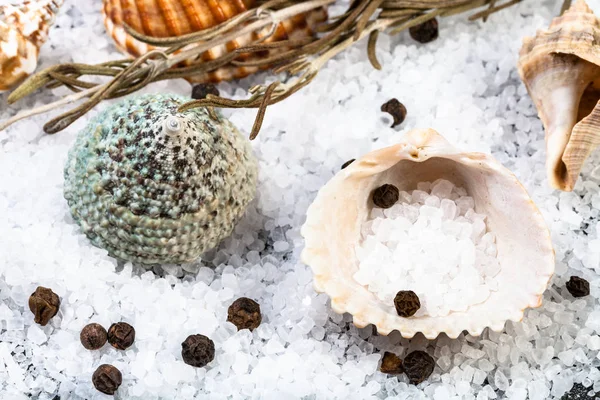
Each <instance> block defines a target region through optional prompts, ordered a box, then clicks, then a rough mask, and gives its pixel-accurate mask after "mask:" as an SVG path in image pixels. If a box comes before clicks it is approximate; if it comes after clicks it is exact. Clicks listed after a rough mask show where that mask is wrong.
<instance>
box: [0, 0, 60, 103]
mask: <svg viewBox="0 0 600 400" xmlns="http://www.w3.org/2000/svg"><path fill="white" fill-rule="evenodd" d="M62 3H63V0H36V1H33V0H31V1H25V2H23V3H22V4H20V5H10V4H7V5H1V6H0V92H2V91H5V90H9V89H11V88H12V87H14V86H16V85H17V84H19V83H20V82H21V81H22V80H23V79H25V78H26V77H27V76H28V75H30V74H31V73H32V72H33V71H34V70H35V68H36V66H37V59H38V55H39V51H40V47H41V46H42V44H44V42H45V41H46V40H47V39H48V31H49V29H50V26H51V25H52V23H53V22H54V17H55V15H56V12H57V11H58V8H59V7H60V6H61V5H62Z"/></svg>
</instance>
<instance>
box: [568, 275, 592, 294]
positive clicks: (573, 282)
mask: <svg viewBox="0 0 600 400" xmlns="http://www.w3.org/2000/svg"><path fill="white" fill-rule="evenodd" d="M566 286H567V290H568V291H569V293H571V294H572V295H573V297H585V296H587V295H589V294H590V283H589V282H588V281H586V280H585V279H583V278H580V277H578V276H572V277H571V279H569V281H568V282H567V285H566Z"/></svg>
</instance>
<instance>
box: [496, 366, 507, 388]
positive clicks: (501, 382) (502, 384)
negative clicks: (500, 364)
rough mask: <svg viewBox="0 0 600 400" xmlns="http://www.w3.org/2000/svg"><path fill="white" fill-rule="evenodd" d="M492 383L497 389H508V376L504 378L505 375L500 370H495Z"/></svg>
mask: <svg viewBox="0 0 600 400" xmlns="http://www.w3.org/2000/svg"><path fill="white" fill-rule="evenodd" d="M494 384H495V385H496V387H497V388H498V390H502V391H503V392H506V390H507V389H508V378H506V375H504V374H503V373H502V371H500V370H497V371H496V374H495V375H494Z"/></svg>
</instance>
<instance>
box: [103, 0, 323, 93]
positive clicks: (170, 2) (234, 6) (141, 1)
mask: <svg viewBox="0 0 600 400" xmlns="http://www.w3.org/2000/svg"><path fill="white" fill-rule="evenodd" d="M103 2H104V7H103V14H104V24H105V26H106V30H107V31H108V33H109V35H110V36H111V37H112V38H113V40H114V41H115V44H116V45H117V47H118V48H119V49H120V50H121V51H123V52H124V53H127V54H129V55H131V56H133V57H138V56H140V55H143V54H145V53H147V52H148V51H150V50H152V49H153V48H154V47H152V46H150V45H148V44H146V43H143V42H140V41H139V40H137V39H135V38H133V37H132V36H131V35H129V34H128V33H127V32H126V31H125V29H124V27H123V26H124V23H126V24H127V25H129V26H130V27H132V28H133V29H134V30H135V31H136V32H138V33H141V34H143V35H146V36H152V37H159V38H164V37H173V36H180V35H185V34H188V33H193V32H198V31H201V30H203V29H207V28H211V27H213V26H216V25H218V24H220V23H222V22H224V21H227V20H228V19H231V18H233V17H234V16H236V15H238V14H240V13H242V12H244V11H246V10H249V9H251V8H253V7H255V6H256V1H255V0H195V1H190V0H103ZM326 19H327V13H326V11H325V10H324V9H317V10H315V11H312V12H309V13H306V14H301V15H297V16H295V17H293V18H291V19H288V20H286V21H283V22H281V23H280V24H279V25H278V26H277V28H276V31H275V33H274V34H273V36H271V37H270V38H269V39H268V40H267V41H266V42H273V41H277V40H282V39H288V38H290V39H292V38H301V37H308V36H311V35H313V32H314V28H315V26H316V25H318V24H319V23H321V22H323V21H325V20H326ZM266 33H267V30H265V31H263V32H254V33H251V34H248V35H245V36H241V37H238V38H237V39H236V40H233V41H231V42H228V43H226V44H224V45H221V46H217V47H214V48H212V49H210V50H208V51H207V52H206V53H204V54H203V56H202V59H203V60H205V61H209V60H214V59H216V58H218V57H220V56H222V55H224V54H226V53H228V52H231V51H233V50H235V49H237V48H240V47H242V46H245V45H247V44H249V43H251V42H254V41H256V40H257V39H258V38H260V37H262V36H264V35H265V34H266ZM283 50H285V49H283ZM280 51H281V50H280ZM258 70H259V68H258V67H248V66H244V67H238V66H232V65H231V66H230V65H228V66H224V67H221V68H219V69H218V70H216V71H213V72H208V73H200V74H198V75H196V76H194V77H192V78H191V79H189V80H190V81H192V82H220V81H223V80H232V79H240V78H244V77H246V76H248V75H250V74H252V73H255V72H257V71H258Z"/></svg>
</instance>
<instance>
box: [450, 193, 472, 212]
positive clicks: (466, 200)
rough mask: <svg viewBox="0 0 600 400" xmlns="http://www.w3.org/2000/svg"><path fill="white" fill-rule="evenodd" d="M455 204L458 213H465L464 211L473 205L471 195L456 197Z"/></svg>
mask: <svg viewBox="0 0 600 400" xmlns="http://www.w3.org/2000/svg"><path fill="white" fill-rule="evenodd" d="M455 203H456V206H457V207H458V211H459V215H465V213H466V212H467V211H468V210H470V209H472V208H473V207H475V202H474V200H473V198H472V197H469V196H465V197H460V198H458V199H456V201H455Z"/></svg>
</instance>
